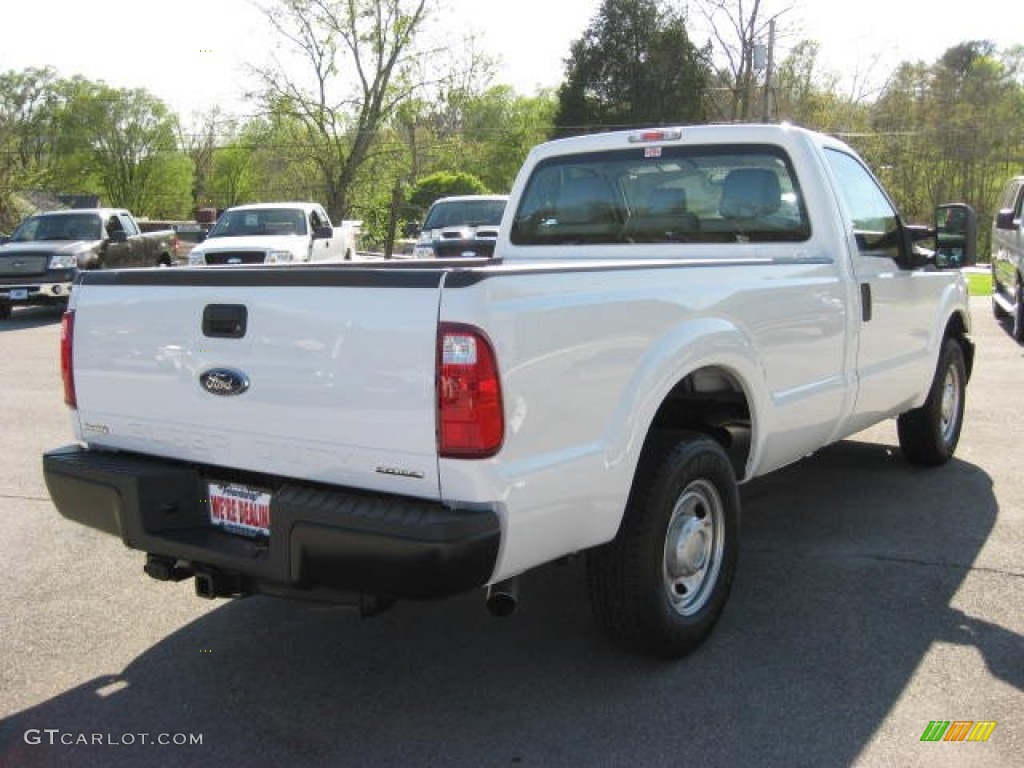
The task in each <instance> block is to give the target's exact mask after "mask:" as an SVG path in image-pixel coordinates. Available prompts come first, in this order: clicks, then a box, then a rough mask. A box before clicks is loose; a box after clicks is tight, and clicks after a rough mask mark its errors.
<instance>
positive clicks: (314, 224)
mask: <svg viewBox="0 0 1024 768" xmlns="http://www.w3.org/2000/svg"><path fill="white" fill-rule="evenodd" d="M324 227H327V228H330V227H331V220H330V218H328V216H327V212H326V211H324V210H323V209H322V208H314V209H313V210H312V211H310V213H309V236H310V238H311V242H312V247H311V248H310V252H309V260H310V261H324V260H325V259H332V258H334V257H335V256H336V255H337V253H336V251H337V247H336V246H335V240H336V239H337V238H335V237H326V238H324V237H321V238H318V237H317V236H316V233H317V230H319V229H323V228H324Z"/></svg>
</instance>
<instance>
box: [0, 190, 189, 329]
mask: <svg viewBox="0 0 1024 768" xmlns="http://www.w3.org/2000/svg"><path fill="white" fill-rule="evenodd" d="M0 243H2V244H0V319H5V318H7V317H10V315H11V309H12V308H13V307H14V306H15V305H18V304H22V305H55V306H60V307H63V306H67V302H68V296H69V294H70V293H71V285H72V283H73V282H74V279H75V276H76V275H77V274H78V271H79V270H84V269H104V268H107V267H110V268H124V267H156V266H170V265H171V264H172V263H173V260H174V255H175V234H174V231H173V230H162V231H158V232H145V233H143V232H142V231H141V229H140V227H139V224H138V222H136V221H135V218H134V217H133V216H132V215H131V214H130V213H129V212H128V211H126V210H123V209H116V208H89V209H79V210H71V211H51V212H48V213H38V214H35V215H33V216H29V217H28V218H27V219H25V220H24V221H23V222H21V224H19V225H18V228H17V229H16V230H14V233H13V234H12V235H11V236H10V237H4V238H0Z"/></svg>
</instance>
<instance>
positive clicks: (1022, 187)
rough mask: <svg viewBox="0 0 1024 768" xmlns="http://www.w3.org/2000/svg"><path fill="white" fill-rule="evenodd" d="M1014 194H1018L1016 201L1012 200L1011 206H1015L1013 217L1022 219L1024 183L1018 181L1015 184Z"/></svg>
mask: <svg viewBox="0 0 1024 768" xmlns="http://www.w3.org/2000/svg"><path fill="white" fill-rule="evenodd" d="M1015 187H1016V189H1014V192H1013V194H1014V195H1015V196H1016V198H1017V199H1016V201H1012V202H1011V203H1010V205H1009V206H1007V207H1010V206H1012V207H1013V218H1014V219H1020V218H1021V214H1022V213H1024V211H1022V209H1024V183H1018V184H1016V185H1015Z"/></svg>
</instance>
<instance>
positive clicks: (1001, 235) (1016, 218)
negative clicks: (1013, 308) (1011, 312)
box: [992, 179, 1024, 301]
mask: <svg viewBox="0 0 1024 768" xmlns="http://www.w3.org/2000/svg"><path fill="white" fill-rule="evenodd" d="M999 211H1000V213H1002V212H1004V211H1012V214H1011V217H1010V221H1009V222H1007V224H1008V226H1001V225H999V224H997V225H996V226H995V227H993V228H992V272H993V276H994V277H995V279H996V281H997V282H998V285H999V286H1001V287H1002V290H1004V291H1007V292H1009V295H1008V296H1007V298H1009V299H1010V300H1011V301H1012V300H1013V298H1014V297H1013V294H1012V291H1013V289H1014V287H1015V286H1016V285H1017V269H1018V265H1019V264H1020V262H1021V256H1022V255H1024V236H1022V234H1021V227H1022V224H1024V219H1022V217H1024V180H1021V179H1014V180H1013V181H1011V182H1010V183H1009V184H1007V186H1006V188H1005V189H1004V190H1003V195H1002V198H1001V199H1000V202H999Z"/></svg>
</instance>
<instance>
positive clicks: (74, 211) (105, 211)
mask: <svg viewBox="0 0 1024 768" xmlns="http://www.w3.org/2000/svg"><path fill="white" fill-rule="evenodd" d="M83 213H94V214H96V215H97V216H101V217H103V218H106V217H107V216H113V215H114V214H122V215H125V216H132V213H131V211H129V210H127V209H126V208H70V209H68V210H66V211H39V212H38V213H34V214H32V215H33V216H80V215H81V214H83ZM133 218H134V217H133Z"/></svg>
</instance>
